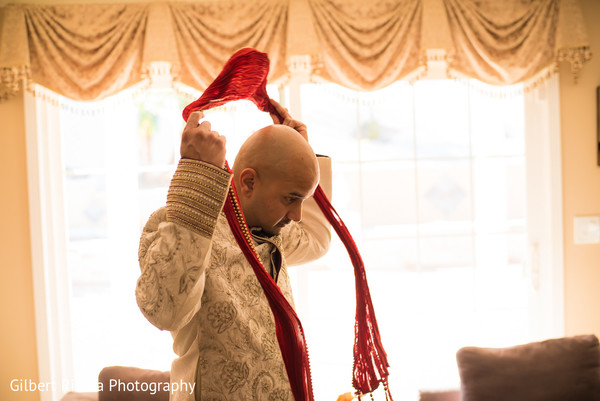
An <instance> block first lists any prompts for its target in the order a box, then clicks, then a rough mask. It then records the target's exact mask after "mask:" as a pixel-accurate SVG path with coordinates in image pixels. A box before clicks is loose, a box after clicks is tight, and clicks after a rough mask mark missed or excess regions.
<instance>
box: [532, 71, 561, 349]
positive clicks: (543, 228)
mask: <svg viewBox="0 0 600 401" xmlns="http://www.w3.org/2000/svg"><path fill="white" fill-rule="evenodd" d="M559 94H560V91H559V77H558V74H556V73H555V74H553V75H552V76H551V77H550V78H548V81H547V82H545V83H544V84H542V85H540V86H538V87H537V88H535V89H533V90H531V91H530V92H529V93H527V94H526V96H525V127H526V128H525V129H526V130H528V132H529V134H528V135H527V136H526V137H527V142H526V144H525V147H526V164H527V168H526V171H527V177H526V178H527V179H526V182H527V183H528V184H527V185H528V190H527V222H528V224H527V227H528V233H527V241H528V248H529V249H528V256H529V263H528V266H527V267H528V271H527V274H528V275H529V278H530V280H531V294H532V296H531V297H530V299H531V301H532V302H533V305H532V309H533V311H536V312H537V314H538V316H540V317H541V318H540V319H539V320H538V322H537V324H535V325H532V327H531V333H532V334H533V336H534V337H536V338H538V339H540V340H542V339H546V338H549V337H562V336H564V333H565V323H564V321H565V318H564V256H563V255H564V254H563V248H564V242H563V237H564V233H563V204H562V193H563V192H562V147H561V131H560V95H559ZM530 223H533V224H530ZM536 295H537V296H536ZM532 323H533V322H532Z"/></svg>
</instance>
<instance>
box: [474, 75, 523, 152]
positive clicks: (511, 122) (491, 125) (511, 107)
mask: <svg viewBox="0 0 600 401" xmlns="http://www.w3.org/2000/svg"><path fill="white" fill-rule="evenodd" d="M480 86H481V84H480V85H474V86H473V90H471V92H470V96H471V101H470V107H471V130H472V133H473V134H472V141H473V154H475V155H477V156H490V155H523V154H524V152H525V131H524V129H525V122H524V116H525V108H524V103H523V97H522V96H515V95H512V96H501V95H500V94H498V93H497V92H499V91H500V90H501V89H500V88H494V92H496V93H497V94H496V95H495V96H490V95H489V94H487V93H485V92H484V91H483V90H482V89H478V88H480ZM510 90H511V89H507V92H508V91H510ZM512 90H514V89H512Z"/></svg>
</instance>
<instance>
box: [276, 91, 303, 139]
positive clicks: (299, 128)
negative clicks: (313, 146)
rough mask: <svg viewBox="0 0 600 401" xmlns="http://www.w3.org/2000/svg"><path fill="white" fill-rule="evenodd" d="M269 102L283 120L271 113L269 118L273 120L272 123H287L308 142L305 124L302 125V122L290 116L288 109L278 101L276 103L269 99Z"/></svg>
mask: <svg viewBox="0 0 600 401" xmlns="http://www.w3.org/2000/svg"><path fill="white" fill-rule="evenodd" d="M271 104H272V105H273V107H275V110H277V112H278V113H279V115H280V116H281V117H282V118H283V121H280V120H279V118H278V117H277V116H276V115H275V114H273V113H271V119H272V120H273V124H282V125H287V126H288V127H292V128H293V129H295V130H296V131H298V133H299V134H300V135H302V137H303V138H304V139H306V142H308V132H307V130H306V125H304V123H302V122H300V121H298V120H294V119H293V118H292V116H290V113H289V112H288V110H287V109H286V108H285V107H283V106H282V105H280V104H279V103H277V102H276V101H275V100H273V99H271Z"/></svg>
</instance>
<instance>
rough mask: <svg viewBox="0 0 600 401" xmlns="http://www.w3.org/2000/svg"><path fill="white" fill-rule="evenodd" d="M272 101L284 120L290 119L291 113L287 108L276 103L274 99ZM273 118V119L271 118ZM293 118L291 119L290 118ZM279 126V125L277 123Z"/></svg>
mask: <svg viewBox="0 0 600 401" xmlns="http://www.w3.org/2000/svg"><path fill="white" fill-rule="evenodd" d="M270 100H271V104H272V105H273V107H275V110H277V112H278V113H279V115H280V116H281V117H282V118H287V117H290V113H289V112H288V109H286V108H285V107H283V106H282V105H281V104H279V102H276V101H275V100H273V99H270ZM271 118H272V117H271ZM290 118H291V117H290ZM276 124H277V123H276ZM280 124H281V123H280Z"/></svg>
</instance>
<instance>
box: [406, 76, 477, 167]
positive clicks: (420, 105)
mask: <svg viewBox="0 0 600 401" xmlns="http://www.w3.org/2000/svg"><path fill="white" fill-rule="evenodd" d="M468 105H469V103H468V86H467V85H464V84H461V83H459V82H457V81H452V80H442V81H418V82H416V83H415V84H414V107H415V125H416V130H417V156H418V157H420V158H429V157H457V156H468V155H469V154H470V137H469V114H468V112H469V107H468Z"/></svg>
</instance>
